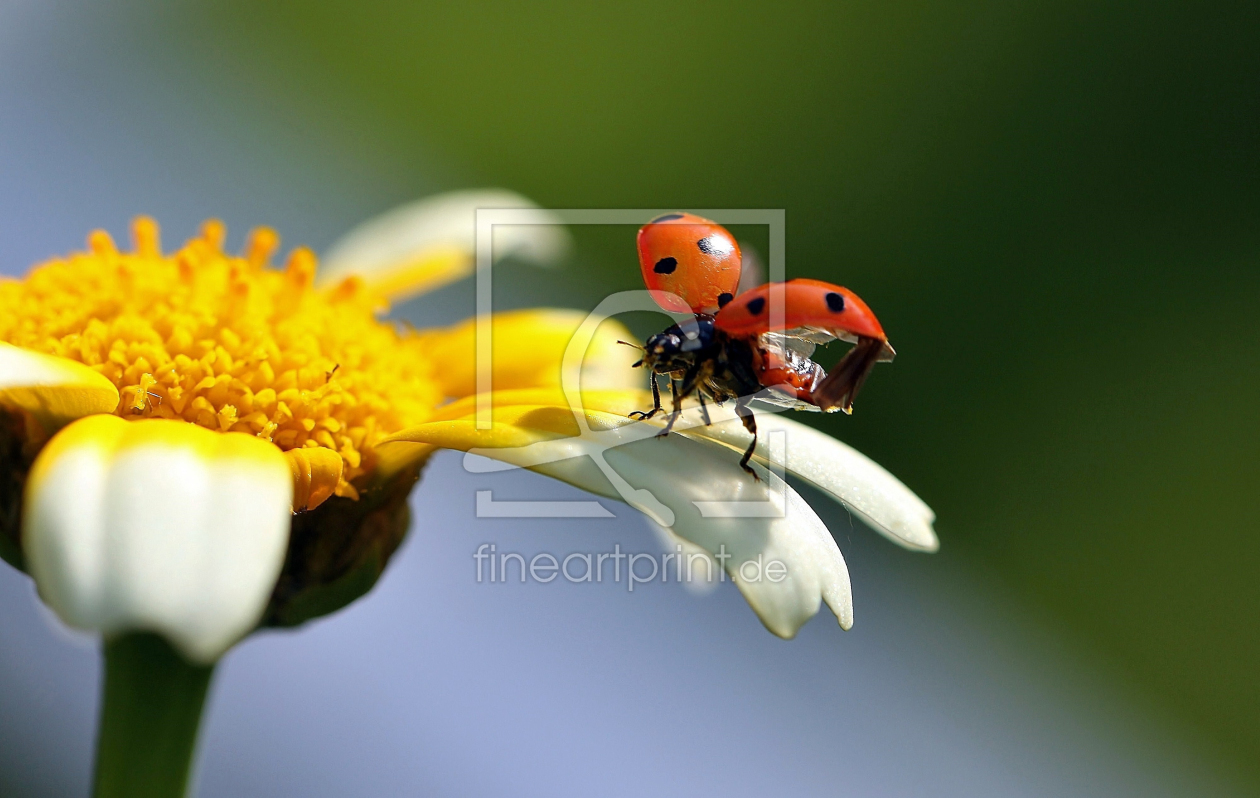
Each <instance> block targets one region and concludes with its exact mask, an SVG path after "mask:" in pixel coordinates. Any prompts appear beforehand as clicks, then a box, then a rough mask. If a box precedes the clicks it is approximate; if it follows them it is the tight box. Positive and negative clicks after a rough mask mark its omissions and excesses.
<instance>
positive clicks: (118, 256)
mask: <svg viewBox="0 0 1260 798" xmlns="http://www.w3.org/2000/svg"><path fill="white" fill-rule="evenodd" d="M132 235H133V238H134V246H133V250H134V251H132V252H120V251H118V249H117V248H116V247H115V246H114V242H113V240H112V239H111V238H110V236H109V234H108V233H105V232H103V231H99V230H98V231H96V232H94V233H92V235H91V236H89V238H88V246H89V251H87V252H81V253H75V254H72V255H70V256H69V257H68V258H65V259H59V260H52V261H48V262H47V263H43V264H41V265H39V266H36V267H35V268H34V269H33V270H32V271H31V273H30V274H29V275H28V276H27V277H26V278H25V279H23V280H5V281H0V341H7V342H9V343H12V344H15V345H17V346H21V347H25V348H28V349H34V350H37V351H40V352H46V353H49V354H53V355H59V356H61V357H66V358H70V359H72V360H77V361H79V362H81V363H84V364H86V365H88V366H90V367H92V368H94V369H96V370H97V371H99V372H100V373H101V374H103V375H104V376H105V377H107V378H108V379H109V380H111V381H112V382H113V383H114V384H115V385H116V386H117V387H118V391H119V394H120V397H121V398H120V400H119V404H118V408H117V409H116V411H115V412H116V413H117V414H118V415H120V416H122V417H123V418H174V419H183V420H185V421H190V422H192V423H194V424H198V425H200V426H203V427H206V428H208V429H212V430H217V431H224V432H226V431H237V432H248V433H251V434H254V435H257V436H258V437H260V438H263V439H264V440H268V441H271V442H273V443H274V444H276V445H277V446H279V447H280V448H281V449H284V450H289V449H296V448H301V447H324V448H327V449H332V450H333V451H336V452H337V453H338V454H340V455H341V457H342V459H343V461H344V462H345V469H344V471H343V478H342V481H341V484H340V485H339V486H338V489H337V493H338V494H340V495H348V496H353V495H355V489H354V487H353V486H352V485H351V483H353V482H354V481H355V480H356V478H357V477H360V476H362V475H364V474H366V473H368V472H370V471H371V470H372V468H373V465H374V462H375V458H374V454H373V447H374V446H375V444H376V443H377V442H378V441H379V440H380V439H381V438H383V437H385V436H387V435H389V434H391V433H393V432H396V431H398V430H400V429H403V428H405V427H409V426H412V425H415V424H418V423H421V422H423V421H425V420H426V419H427V418H428V417H429V416H430V414H431V411H432V408H433V407H435V406H436V405H438V404H439V403H440V402H441V401H442V399H443V397H442V392H441V390H440V389H439V387H438V385H437V384H436V382H435V381H434V380H433V379H432V376H431V365H430V363H429V361H428V359H427V358H426V357H425V356H424V354H423V351H422V349H421V347H420V345H419V342H418V341H417V340H416V338H415V337H414V336H412V335H410V334H405V333H400V332H399V331H398V330H396V329H395V328H394V327H392V326H389V325H387V324H382V323H381V322H379V321H377V318H376V313H377V312H379V311H380V310H381V309H382V308H381V307H380V303H379V301H378V300H377V299H376V297H374V296H371V295H369V294H368V293H367V292H365V291H364V290H362V288H361V286H359V284H358V283H357V282H356V280H355V279H354V278H350V279H348V280H346V281H345V282H343V283H341V284H340V285H338V286H336V287H334V288H332V289H330V290H329V291H324V292H321V291H316V290H314V289H313V288H312V282H313V280H314V276H315V267H316V259H315V256H314V254H313V253H311V251H310V250H307V249H300V248H299V249H296V250H294V251H293V252H292V253H291V254H290V255H289V258H288V261H287V262H286V264H285V266H284V268H283V269H282V270H276V269H272V268H268V261H269V259H270V257H271V255H272V253H273V252H275V250H276V248H277V246H278V245H279V238H278V236H277V235H276V234H275V232H273V231H272V230H269V229H266V228H262V229H259V230H255V231H254V232H253V233H251V235H250V236H249V240H248V242H247V243H246V246H245V252H244V255H242V256H236V255H230V254H227V253H225V252H224V251H223V249H222V247H223V238H224V228H223V225H222V224H220V223H219V222H217V221H209V222H206V223H205V224H204V225H203V226H202V230H201V234H200V236H199V237H197V238H194V239H193V240H191V241H189V242H188V243H187V244H185V245H184V247H183V248H182V249H179V250H178V251H176V252H174V253H171V254H170V255H163V254H162V252H161V246H160V243H159V240H158V228H157V224H156V223H155V222H153V220H151V219H147V218H141V219H138V220H136V222H135V223H134V225H133V228H132Z"/></svg>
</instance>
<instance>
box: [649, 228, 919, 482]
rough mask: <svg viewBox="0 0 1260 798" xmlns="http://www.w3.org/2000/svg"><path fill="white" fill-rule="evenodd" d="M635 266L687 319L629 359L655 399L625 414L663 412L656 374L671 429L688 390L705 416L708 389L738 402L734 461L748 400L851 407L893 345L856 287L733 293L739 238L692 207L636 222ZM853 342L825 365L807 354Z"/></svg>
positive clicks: (817, 285) (808, 285) (720, 399)
mask: <svg viewBox="0 0 1260 798" xmlns="http://www.w3.org/2000/svg"><path fill="white" fill-rule="evenodd" d="M638 249H639V265H640V267H641V268H642V270H643V279H644V282H645V283H647V286H648V288H649V289H650V290H651V291H652V296H653V298H654V299H656V301H657V304H659V305H660V306H661V307H662V308H664V309H665V310H667V311H670V312H673V313H687V314H690V315H689V317H688V318H686V319H685V320H684V321H682V322H680V323H678V324H674V325H671V326H670V327H669V328H667V329H666V330H665V331H664V332H660V333H657V334H656V335H653V336H652V337H651V338H648V339H647V342H646V344H645V345H644V346H643V347H641V348H642V349H643V351H644V354H643V357H642V358H641V359H640V360H639V361H638V362H637V363H635V364H634V365H635V366H644V367H646V368H648V369H650V371H651V374H652V400H653V407H652V409H651V410H647V411H636V412H635V413H631V418H642V419H648V418H652V417H653V416H655V415H656V414H657V413H660V412H663V408H662V407H661V391H660V386H659V385H658V384H657V380H658V378H660V377H666V378H668V380H669V386H670V391H671V394H672V398H673V408H672V410H671V411H670V416H669V423H667V424H666V425H665V429H664V430H662V431H661V433H660V434H661V435H668V434H669V432H670V430H672V429H673V426H674V422H676V421H677V420H678V416H679V414H680V413H681V412H682V402H683V400H684V399H686V398H687V397H689V396H692V395H693V394H694V395H695V396H696V397H697V398H698V399H699V401H700V412H701V414H702V415H703V418H704V422H705V424H708V423H710V421H709V411H708V408H707V407H706V405H705V398H706V397H708V398H709V399H712V400H713V401H715V402H717V403H718V404H723V403H725V402H728V401H733V402H734V403H735V412H736V414H738V415H739V417H740V420H742V421H743V423H744V427H745V428H746V429H747V430H748V431H749V432H750V433H752V436H753V439H752V442H751V443H750V444H749V445H748V449H747V450H746V451H745V452H744V456H743V457H742V458H741V459H740V461H739V465H740V467H741V468H743V469H744V470H745V471H747V472H748V473H750V474H752V475H753V477H754V478H757V475H756V473H755V472H754V471H753V470H752V468H751V467H750V466H749V465H748V461H749V459H751V458H752V455H753V452H754V451H755V450H756V448H757V421H756V418H755V417H754V416H753V412H752V408H751V403H752V400H753V399H754V398H755V399H760V400H762V401H765V402H769V403H771V404H775V405H779V406H782V407H789V408H792V409H794V410H813V411H822V412H828V413H830V412H835V411H837V410H841V411H844V412H845V413H851V412H852V411H853V400H854V398H855V397H856V396H857V393H858V390H859V389H860V388H861V387H862V383H863V382H864V381H865V380H866V376H867V374H869V373H870V371H871V369H872V368H874V366H875V364H876V363H879V362H886V361H890V360H892V359H893V356H894V355H895V354H896V353H895V352H894V351H893V348H892V346H890V345H889V343H888V337H887V336H886V335H884V328H883V327H881V326H880V323H879V320H878V319H876V318H875V314H874V313H872V312H871V309H870V308H869V307H867V305H866V303H865V302H863V301H862V300H861V299H860V298H859V297H858V296H857V294H855V293H853V292H852V291H850V290H849V289H847V288H842V287H840V286H838V285H832V284H831V283H825V282H823V281H821V280H808V279H796V280H788V281H787V282H785V283H767V284H766V285H763V286H760V287H758V288H753V289H751V290H748V291H745V292H744V293H742V294H739V295H738V296H735V295H734V291H735V288H736V286H738V285H739V275H740V254H739V245H738V244H736V243H735V239H734V238H733V237H732V236H731V234H730V233H729V232H727V231H726V229H725V228H723V227H722V226H721V225H718V224H717V223H715V222H712V221H709V220H708V219H704V218H701V217H699V216H695V215H692V214H689V213H671V214H666V215H665V216H659V217H657V218H655V219H653V220H652V221H650V222H648V223H647V224H646V225H644V226H643V227H642V228H640V230H639V235H638ZM836 340H841V341H847V342H849V343H852V344H853V348H852V349H850V350H849V351H848V352H847V353H846V354H845V356H844V357H843V358H841V359H840V362H839V363H837V364H836V367H835V368H834V369H833V370H832V372H831V373H830V374H828V373H827V372H825V371H824V370H823V368H822V367H821V366H820V365H818V364H817V363H815V362H814V361H812V360H810V357H811V355H813V352H814V348H815V346H817V345H819V344H827V343H830V342H832V341H836Z"/></svg>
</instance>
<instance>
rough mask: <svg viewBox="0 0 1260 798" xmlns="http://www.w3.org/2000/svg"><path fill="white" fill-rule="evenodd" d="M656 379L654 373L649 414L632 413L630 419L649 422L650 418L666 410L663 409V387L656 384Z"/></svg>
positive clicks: (639, 411) (654, 373) (641, 412)
mask: <svg viewBox="0 0 1260 798" xmlns="http://www.w3.org/2000/svg"><path fill="white" fill-rule="evenodd" d="M656 377H657V374H656V372H655V371H654V372H652V409H651V410H648V411H647V412H644V411H642V410H635V411H634V412H632V413H630V418H638V419H641V420H643V421H647V420H648V419H649V418H651V417H652V416H654V415H656V414H657V413H659V412H661V411H662V410H664V409H665V408H663V407H661V387H660V386H659V385H657V384H656Z"/></svg>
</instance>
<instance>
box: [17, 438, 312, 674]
mask: <svg viewBox="0 0 1260 798" xmlns="http://www.w3.org/2000/svg"><path fill="white" fill-rule="evenodd" d="M292 495H293V480H292V476H291V475H290V470H289V467H288V465H287V462H286V460H285V459H284V456H283V455H282V454H281V453H280V451H279V449H277V448H276V447H274V446H273V445H271V444H269V443H266V442H264V441H261V440H259V439H257V438H254V437H252V436H247V435H242V434H238V433H227V434H221V433H214V432H210V431H209V430H205V429H202V428H200V427H197V426H195V425H192V424H187V423H184V422H179V421H163V420H146V421H136V422H127V421H123V420H122V419H120V418H118V417H116V416H108V415H101V416H92V417H90V418H85V419H82V420H80V421H77V422H75V423H74V424H71V425H70V426H68V427H66V428H65V429H64V430H62V432H61V433H59V434H58V435H57V436H56V437H54V438H53V440H52V441H50V443H49V444H48V446H47V447H45V449H44V450H43V452H41V453H40V456H39V457H38V458H37V460H36V462H35V465H34V467H33V468H32V471H31V476H30V479H29V481H28V483H27V487H26V500H25V508H24V517H23V546H24V548H25V551H26V556H27V562H28V565H29V569H30V572H31V575H32V576H33V577H34V579H35V583H36V585H37V586H38V587H39V591H40V595H41V596H42V597H43V599H44V601H45V602H47V603H48V605H49V606H50V607H52V609H53V610H54V611H55V612H56V613H57V615H58V616H59V617H61V619H62V620H63V621H65V622H66V623H67V624H69V625H70V626H73V627H76V628H80V629H86V630H94V631H99V632H101V633H103V634H105V635H107V636H108V635H113V634H117V633H121V632H126V631H132V630H146V631H154V632H158V633H160V634H162V635H164V636H165V637H166V638H167V639H168V640H170V642H171V643H172V644H173V645H174V646H175V647H176V648H177V649H179V650H180V651H181V652H182V653H183V654H184V655H185V656H186V657H188V658H189V659H190V660H193V661H197V662H204V663H209V662H213V661H215V660H216V659H218V658H219V657H220V656H221V655H222V654H223V653H224V652H225V651H227V649H228V648H230V647H231V646H232V644H234V643H235V642H236V641H237V640H239V639H240V638H241V637H243V636H244V635H246V634H248V633H249V631H250V630H252V629H253V628H254V626H255V625H256V624H257V623H258V620H259V618H260V617H261V615H262V612H263V610H264V609H265V607H266V604H267V601H268V599H269V598H270V595H271V591H272V589H273V587H274V586H275V582H276V579H277V578H278V576H279V574H280V569H281V566H282V565H283V564H284V556H285V550H286V547H287V543H288V536H289V523H290V517H291V513H290V505H291V502H292Z"/></svg>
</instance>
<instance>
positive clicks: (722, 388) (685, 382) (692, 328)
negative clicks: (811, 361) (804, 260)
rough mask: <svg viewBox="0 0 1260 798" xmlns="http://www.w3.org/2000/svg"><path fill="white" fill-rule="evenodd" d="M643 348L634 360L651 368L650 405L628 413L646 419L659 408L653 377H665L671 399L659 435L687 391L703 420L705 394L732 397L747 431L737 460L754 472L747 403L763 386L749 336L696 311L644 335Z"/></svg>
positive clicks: (754, 429)
mask: <svg viewBox="0 0 1260 798" xmlns="http://www.w3.org/2000/svg"><path fill="white" fill-rule="evenodd" d="M644 349H645V352H644V355H643V359H642V360H640V361H639V362H638V363H636V364H635V365H642V366H646V367H647V368H649V369H651V370H652V399H653V407H652V409H651V410H649V411H647V412H644V413H637V414H633V415H637V416H638V417H640V418H645V419H647V418H651V417H652V416H654V415H656V414H657V413H660V412H662V410H663V409H664V408H662V407H661V394H660V388H659V387H658V386H657V382H656V381H657V377H658V376H663V377H668V378H669V381H670V382H669V384H670V391H671V394H672V398H673V409H672V411H671V412H670V416H669V423H668V424H666V425H665V429H664V430H662V432H661V433H660V434H661V435H668V434H669V431H670V430H671V429H673V426H674V422H675V421H677V420H678V415H679V414H680V413H681V412H682V402H683V400H684V399H686V398H687V397H688V396H691V395H692V394H695V395H696V396H697V397H698V398H699V400H700V410H701V412H702V413H703V414H704V421H705V423H706V424H708V423H709V411H708V408H706V407H705V403H704V399H705V397H706V396H707V397H709V398H710V399H712V400H713V401H715V402H717V403H718V404H723V403H725V402H728V401H731V400H734V402H735V412H736V413H737V414H739V417H740V419H741V420H743V422H744V427H745V428H746V429H747V430H748V431H749V432H750V433H752V436H753V440H752V443H751V444H750V445H749V447H748V450H747V451H745V452H744V456H743V458H742V459H741V460H740V461H739V465H740V467H741V468H743V469H744V470H745V471H747V472H748V473H750V474H752V475H753V476H754V477H756V476H757V475H756V473H755V472H754V471H753V470H752V468H751V467H749V465H748V460H749V459H750V458H751V457H752V454H753V451H754V450H755V449H756V447H757V422H756V420H755V419H754V418H753V413H752V409H751V408H750V407H749V403H750V402H751V401H752V398H753V396H754V395H755V394H757V393H760V392H762V391H763V390H764V388H763V386H762V384H761V383H760V381H758V379H757V373H756V370H755V369H754V366H753V349H752V344H751V343H750V341H749V340H748V339H746V338H733V337H731V336H729V335H727V334H726V333H724V332H722V331H721V330H719V329H717V328H716V327H715V326H714V324H713V317H712V316H709V315H707V314H697V315H696V316H695V317H694V319H689V320H687V321H685V322H683V323H682V324H681V325H679V324H675V325H673V326H671V327H669V328H668V329H666V330H665V331H664V332H660V333H657V334H656V335H653V336H652V337H651V338H649V339H648V340H647V344H646V345H645V347H644Z"/></svg>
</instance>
